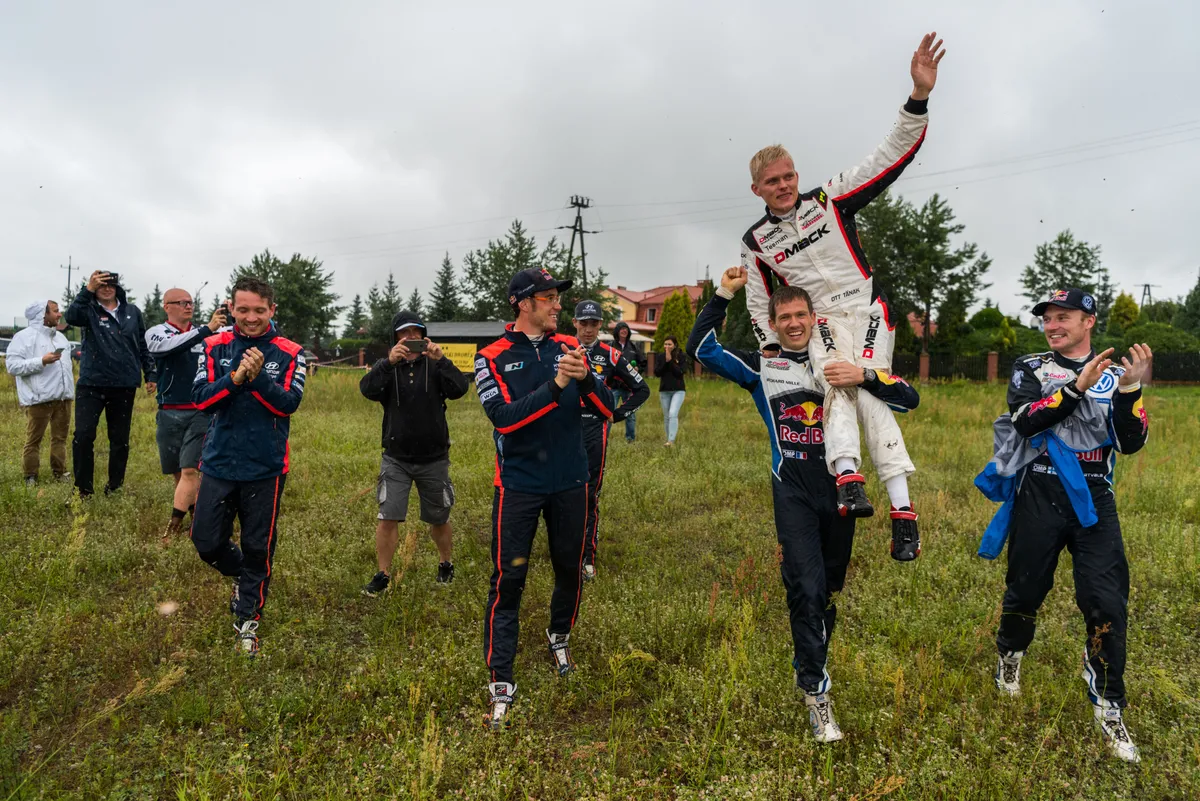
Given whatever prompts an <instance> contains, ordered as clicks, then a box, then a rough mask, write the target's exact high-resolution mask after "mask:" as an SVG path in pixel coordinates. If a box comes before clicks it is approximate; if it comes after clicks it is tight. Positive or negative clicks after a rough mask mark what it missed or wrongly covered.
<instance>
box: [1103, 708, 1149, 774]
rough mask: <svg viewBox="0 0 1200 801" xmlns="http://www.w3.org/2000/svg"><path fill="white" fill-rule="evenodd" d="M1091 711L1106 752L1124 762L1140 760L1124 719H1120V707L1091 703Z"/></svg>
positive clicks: (1140, 757)
mask: <svg viewBox="0 0 1200 801" xmlns="http://www.w3.org/2000/svg"><path fill="white" fill-rule="evenodd" d="M1092 712H1093V714H1094V715H1095V717H1096V725H1097V726H1099V727H1100V735H1101V736H1102V737H1103V738H1104V744H1105V745H1106V746H1108V752H1109V753H1110V754H1112V755H1113V756H1115V757H1116V758H1117V759H1121V760H1124V761H1125V762H1141V761H1142V756H1141V754H1139V753H1138V748H1137V746H1136V745H1134V744H1133V739H1132V738H1131V737H1130V736H1129V730H1128V729H1126V728H1125V721H1124V720H1122V719H1121V708H1120V707H1116V706H1111V707H1102V706H1098V705H1096V704H1093V705H1092Z"/></svg>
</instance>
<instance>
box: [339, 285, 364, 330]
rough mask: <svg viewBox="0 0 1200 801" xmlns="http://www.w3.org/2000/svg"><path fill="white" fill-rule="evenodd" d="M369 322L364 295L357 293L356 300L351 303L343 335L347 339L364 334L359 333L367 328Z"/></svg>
mask: <svg viewBox="0 0 1200 801" xmlns="http://www.w3.org/2000/svg"><path fill="white" fill-rule="evenodd" d="M367 322H368V317H367V312H366V310H365V309H364V308H363V301H362V295H355V296H354V300H353V301H352V302H351V303H350V311H349V313H348V315H347V317H346V328H345V329H344V330H343V331H342V336H343V337H345V338H346V339H354V338H356V337H360V336H362V334H360V333H359V331H361V330H362V329H364V328H366V326H367Z"/></svg>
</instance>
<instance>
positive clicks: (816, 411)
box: [779, 401, 825, 426]
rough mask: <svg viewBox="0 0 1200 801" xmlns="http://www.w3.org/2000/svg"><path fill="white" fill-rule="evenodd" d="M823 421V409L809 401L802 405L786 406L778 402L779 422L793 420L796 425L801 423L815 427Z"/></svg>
mask: <svg viewBox="0 0 1200 801" xmlns="http://www.w3.org/2000/svg"><path fill="white" fill-rule="evenodd" d="M824 419H825V409H824V407H822V406H818V405H817V404H815V403H812V402H810V401H805V402H804V403H794V404H792V405H791V406H788V405H787V404H786V403H784V402H783V401H780V402H779V421H780V422H783V421H784V420H794V421H795V422H797V423H803V424H804V425H806V426H815V425H816V424H817V423H820V422H821V421H822V420H824Z"/></svg>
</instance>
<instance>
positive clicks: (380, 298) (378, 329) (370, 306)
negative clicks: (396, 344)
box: [367, 273, 403, 344]
mask: <svg viewBox="0 0 1200 801" xmlns="http://www.w3.org/2000/svg"><path fill="white" fill-rule="evenodd" d="M402 302H403V298H401V297H400V287H398V286H396V276H395V275H394V274H392V273H388V277H387V282H386V283H385V284H384V285H383V289H382V290H380V289H379V288H378V287H375V286H372V287H371V291H370V292H368V293H367V315H368V318H369V321H368V323H367V333H368V334H370V337H371V339H372V340H373V341H375V342H379V343H381V344H386V343H389V342H391V341H392V318H393V317H395V316H396V313H397V312H399V311H400V309H401V303H402Z"/></svg>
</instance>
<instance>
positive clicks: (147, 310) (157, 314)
mask: <svg viewBox="0 0 1200 801" xmlns="http://www.w3.org/2000/svg"><path fill="white" fill-rule="evenodd" d="M192 312H193V315H194V314H195V309H193V310H192ZM142 319H143V320H145V321H146V327H147V328H149V327H150V326H152V325H158V324H159V323H162V322H166V319H167V313H166V312H165V311H164V310H163V295H162V290H161V289H159V288H158V284H155V285H154V292H152V293H150V294H149V295H146V297H145V298H143V299H142Z"/></svg>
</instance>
